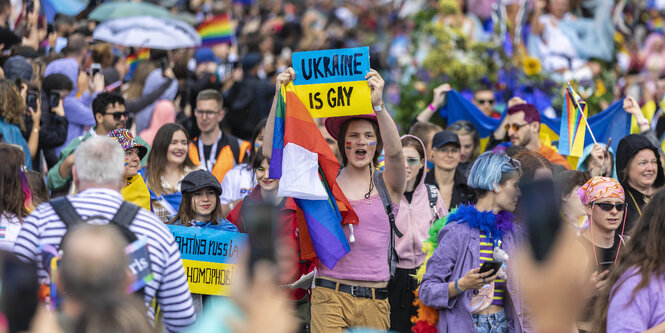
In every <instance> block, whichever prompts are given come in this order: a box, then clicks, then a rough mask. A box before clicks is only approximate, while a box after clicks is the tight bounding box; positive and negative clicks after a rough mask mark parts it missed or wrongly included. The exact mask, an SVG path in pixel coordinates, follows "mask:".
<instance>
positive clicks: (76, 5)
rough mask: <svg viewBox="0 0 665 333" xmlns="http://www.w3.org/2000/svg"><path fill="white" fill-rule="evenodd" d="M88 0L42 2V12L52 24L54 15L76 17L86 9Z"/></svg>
mask: <svg viewBox="0 0 665 333" xmlns="http://www.w3.org/2000/svg"><path fill="white" fill-rule="evenodd" d="M89 2H90V1H89V0H42V10H43V11H44V14H45V15H46V19H47V20H48V22H53V18H54V17H55V15H56V14H58V13H60V14H65V15H69V16H76V15H78V14H79V13H80V12H82V11H83V10H84V9H85V8H86V7H88V3H89Z"/></svg>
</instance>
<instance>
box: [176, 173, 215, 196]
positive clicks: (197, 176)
mask: <svg viewBox="0 0 665 333" xmlns="http://www.w3.org/2000/svg"><path fill="white" fill-rule="evenodd" d="M205 187H212V189H213V190H215V192H217V196H220V195H222V186H221V185H219V180H217V178H215V176H213V175H212V173H210V172H208V171H205V170H196V171H192V172H190V173H189V174H188V175H187V176H185V178H183V180H182V183H181V185H180V191H181V192H196V191H198V190H200V189H202V188H205Z"/></svg>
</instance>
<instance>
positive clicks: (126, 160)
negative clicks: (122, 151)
mask: <svg viewBox="0 0 665 333" xmlns="http://www.w3.org/2000/svg"><path fill="white" fill-rule="evenodd" d="M127 165H129V158H128V157H125V166H127Z"/></svg>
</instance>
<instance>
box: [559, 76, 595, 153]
mask: <svg viewBox="0 0 665 333" xmlns="http://www.w3.org/2000/svg"><path fill="white" fill-rule="evenodd" d="M586 106H587V104H586V102H585V101H584V100H582V98H581V97H580V95H578V94H577V92H575V90H573V88H572V87H571V86H570V83H569V84H568V87H567V88H566V90H565V98H564V104H563V111H562V112H561V129H560V131H559V153H560V154H561V155H568V156H581V155H582V151H583V150H584V135H585V128H586V129H588V130H589V133H590V134H591V137H592V138H593V141H594V142H596V138H595V137H594V136H593V132H591V127H589V123H588V121H587V118H586V113H587V107H586Z"/></svg>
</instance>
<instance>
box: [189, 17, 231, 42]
mask: <svg viewBox="0 0 665 333" xmlns="http://www.w3.org/2000/svg"><path fill="white" fill-rule="evenodd" d="M196 31H198V33H199V35H200V36H201V46H205V47H209V46H213V45H217V44H223V43H224V44H231V43H232V42H233V28H232V27H231V17H230V16H229V14H220V15H217V16H213V17H211V18H209V19H207V20H205V21H203V22H201V24H199V26H198V27H197V28H196Z"/></svg>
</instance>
